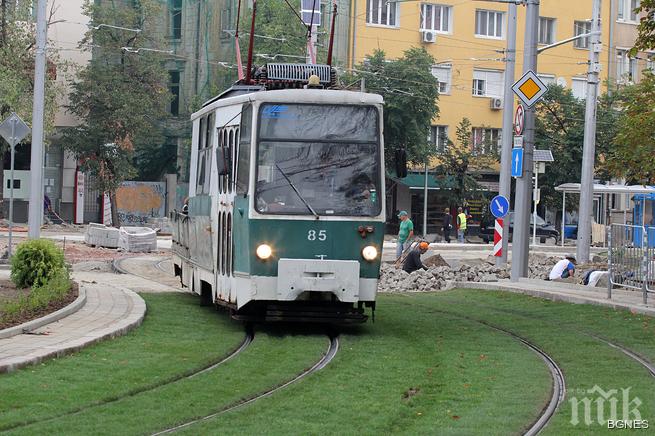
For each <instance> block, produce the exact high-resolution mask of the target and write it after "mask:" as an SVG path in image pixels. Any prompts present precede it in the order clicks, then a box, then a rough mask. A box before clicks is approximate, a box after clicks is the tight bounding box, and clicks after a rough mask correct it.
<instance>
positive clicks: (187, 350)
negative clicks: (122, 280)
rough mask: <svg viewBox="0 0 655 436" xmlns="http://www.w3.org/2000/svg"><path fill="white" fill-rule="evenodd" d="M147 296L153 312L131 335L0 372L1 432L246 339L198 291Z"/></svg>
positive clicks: (193, 363)
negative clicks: (200, 303) (201, 304)
mask: <svg viewBox="0 0 655 436" xmlns="http://www.w3.org/2000/svg"><path fill="white" fill-rule="evenodd" d="M142 297H143V298H144V300H145V301H146V304H147V314H146V318H145V320H144V322H143V325H142V326H141V327H139V328H137V329H136V330H134V331H133V332H131V333H129V334H128V335H127V336H125V337H121V338H117V339H115V340H111V341H105V342H102V343H100V344H97V345H95V346H92V347H89V348H86V349H84V350H82V351H80V352H79V353H75V354H73V355H70V356H66V357H62V358H59V359H53V360H48V361H46V362H44V363H42V364H40V365H36V366H30V367H27V368H24V369H22V370H19V371H17V372H14V373H10V374H2V375H0V430H2V429H5V428H7V427H11V426H14V425H16V424H20V423H25V422H31V421H34V420H42V419H45V418H48V417H53V416H57V415H60V414H63V413H69V412H71V411H74V410H77V409H80V408H85V407H89V406H92V405H95V404H99V403H102V402H105V401H109V400H111V399H113V398H115V397H117V396H122V395H125V394H127V393H129V392H133V391H138V390H142V389H145V388H149V387H153V386H156V385H158V384H161V383H163V382H165V381H167V380H170V379H172V378H174V377H176V376H178V375H180V374H183V373H185V372H190V371H192V370H194V369H196V368H200V367H203V366H205V365H207V364H209V363H210V362H212V361H214V360H217V359H219V358H220V357H222V356H224V355H226V354H227V353H228V352H229V351H231V350H232V349H234V348H236V347H237V346H238V345H239V343H240V342H241V340H242V339H243V337H244V332H243V329H242V328H241V327H240V326H239V325H238V324H237V323H233V322H230V321H229V320H228V319H227V317H226V316H218V314H217V313H216V312H215V311H214V310H211V309H201V308H199V307H198V300H197V298H194V297H193V296H191V295H180V294H176V295H163V294H156V295H155V294H142Z"/></svg>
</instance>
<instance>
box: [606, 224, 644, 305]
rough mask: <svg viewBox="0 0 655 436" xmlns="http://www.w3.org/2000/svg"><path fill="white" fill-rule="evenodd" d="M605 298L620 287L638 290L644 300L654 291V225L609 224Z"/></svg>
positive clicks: (610, 296) (609, 296)
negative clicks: (607, 273) (607, 275)
mask: <svg viewBox="0 0 655 436" xmlns="http://www.w3.org/2000/svg"><path fill="white" fill-rule="evenodd" d="M607 262H608V271H609V279H608V285H607V298H612V289H613V288H614V287H621V288H627V289H634V290H637V291H641V292H642V295H643V301H644V304H647V303H648V294H649V293H653V292H655V227H647V228H644V227H642V226H631V225H626V224H612V225H611V226H610V228H609V232H608V250H607Z"/></svg>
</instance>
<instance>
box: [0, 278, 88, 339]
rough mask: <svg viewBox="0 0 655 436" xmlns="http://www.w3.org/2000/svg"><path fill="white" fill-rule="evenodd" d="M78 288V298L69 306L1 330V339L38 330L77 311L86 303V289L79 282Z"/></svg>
mask: <svg viewBox="0 0 655 436" xmlns="http://www.w3.org/2000/svg"><path fill="white" fill-rule="evenodd" d="M77 289H78V295H77V298H76V299H75V301H73V302H72V303H71V304H69V305H68V306H65V307H62V308H61V309H59V310H57V311H56V312H52V313H49V314H47V315H46V316H42V317H41V318H37V319H33V320H32V321H27V322H24V323H23V324H19V325H16V326H13V327H9V328H6V329H4V330H0V339H7V338H10V337H12V336H16V335H20V334H23V333H25V332H31V331H32V330H36V329H38V328H39V327H43V326H44V325H46V324H50V323H52V322H55V321H59V320H60V319H62V318H65V317H67V316H68V315H70V314H73V313H75V312H77V311H78V310H80V309H81V308H82V306H84V304H85V303H86V290H85V289H84V288H83V287H82V286H80V284H79V283H78V284H77Z"/></svg>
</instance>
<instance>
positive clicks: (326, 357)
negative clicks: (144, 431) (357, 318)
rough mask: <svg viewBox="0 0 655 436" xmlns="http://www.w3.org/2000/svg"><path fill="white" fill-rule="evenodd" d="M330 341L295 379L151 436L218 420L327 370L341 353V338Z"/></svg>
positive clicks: (334, 337) (337, 337)
mask: <svg viewBox="0 0 655 436" xmlns="http://www.w3.org/2000/svg"><path fill="white" fill-rule="evenodd" d="M328 336H329V339H330V343H329V345H328V348H327V350H326V352H325V354H323V356H322V357H321V358H320V359H319V360H318V361H317V362H316V363H314V365H312V366H311V367H310V368H308V369H305V370H304V371H302V372H300V373H299V374H296V375H295V376H294V377H293V378H291V379H289V380H287V381H285V382H283V383H281V384H279V385H277V386H274V387H271V388H269V389H267V390H265V391H263V392H261V393H258V394H255V395H252V396H250V397H247V398H245V399H243V400H241V401H239V402H236V403H232V404H230V405H227V406H225V407H223V408H222V409H220V410H217V411H216V412H213V413H211V414H209V415H205V416H202V417H199V418H195V419H192V420H189V421H186V422H183V423H182V424H178V425H176V426H173V427H169V428H166V429H164V430H160V431H158V432H156V433H152V435H151V436H158V435H163V434H170V433H174V432H176V431H179V430H182V429H185V428H188V427H191V426H192V425H195V424H198V423H200V422H204V421H208V420H210V419H213V418H216V417H218V416H221V415H223V414H225V413H228V412H231V411H233V410H236V409H240V408H241V407H245V406H247V405H249V404H252V403H254V402H256V401H258V400H261V399H262V398H267V397H270V396H271V395H273V394H274V393H276V392H278V391H280V390H282V389H284V388H286V387H288V386H290V385H292V384H295V383H296V382H298V381H300V380H302V379H304V378H306V377H308V376H309V375H311V374H313V373H315V372H318V371H320V370H322V369H323V368H325V367H326V366H327V365H328V364H329V363H330V362H331V361H332V359H334V357H335V356H336V355H337V352H338V351H339V336H338V335H328Z"/></svg>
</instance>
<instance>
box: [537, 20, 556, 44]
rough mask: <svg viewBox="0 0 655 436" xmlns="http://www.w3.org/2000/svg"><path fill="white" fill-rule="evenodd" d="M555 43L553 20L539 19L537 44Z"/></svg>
mask: <svg viewBox="0 0 655 436" xmlns="http://www.w3.org/2000/svg"><path fill="white" fill-rule="evenodd" d="M554 42H555V19H554V18H544V17H539V41H538V43H539V44H552V43H554Z"/></svg>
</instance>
